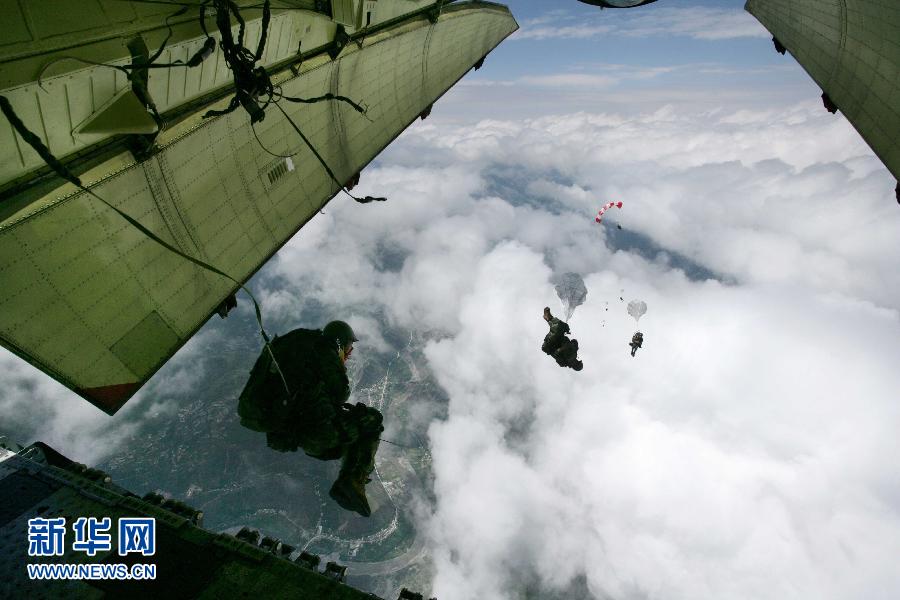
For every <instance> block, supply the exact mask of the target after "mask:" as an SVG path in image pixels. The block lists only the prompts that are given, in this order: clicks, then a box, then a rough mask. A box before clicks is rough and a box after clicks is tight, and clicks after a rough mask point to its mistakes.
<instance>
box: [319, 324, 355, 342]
mask: <svg viewBox="0 0 900 600" xmlns="http://www.w3.org/2000/svg"><path fill="white" fill-rule="evenodd" d="M322 335H324V336H325V338H326V339H329V340H334V339H336V340H337V341H338V342H339V343H340V345H341V348H346V347H347V346H349V345H350V344H352V343H353V342H356V341H358V340H357V339H356V335H355V334H354V333H353V328H352V327H350V325H349V324H347V322H346V321H332V322H331V323H329V324H328V325H326V326H325V329H323V330H322Z"/></svg>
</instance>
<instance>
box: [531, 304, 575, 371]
mask: <svg viewBox="0 0 900 600" xmlns="http://www.w3.org/2000/svg"><path fill="white" fill-rule="evenodd" d="M544 320H545V321H547V324H548V325H550V331H549V332H548V333H547V335H546V336H544V343H543V344H541V350H542V351H543V352H544V353H545V354H549V355H550V356H552V357H553V358H554V360H556V364H558V365H559V366H561V367H569V368H571V369H574V370H576V371H580V370H581V369H583V368H584V364H583V363H582V362H581V361H580V360H578V340H574V339H573V340H570V339H569V338H568V337H567V336H566V334H567V333H569V325H568V323H566V322H565V321H560V320H559V319H557V318H556V317H554V316H553V315H552V314H551V313H550V307H549V306H545V307H544Z"/></svg>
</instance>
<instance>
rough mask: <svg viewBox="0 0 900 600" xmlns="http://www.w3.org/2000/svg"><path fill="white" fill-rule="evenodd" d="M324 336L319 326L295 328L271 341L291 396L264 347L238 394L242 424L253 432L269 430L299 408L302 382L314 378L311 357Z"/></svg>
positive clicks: (275, 428) (279, 424) (303, 391)
mask: <svg viewBox="0 0 900 600" xmlns="http://www.w3.org/2000/svg"><path fill="white" fill-rule="evenodd" d="M321 335H322V332H321V331H319V330H318V329H295V330H294V331H291V332H290V333H288V334H285V335H284V336H281V337H278V336H276V337H275V339H273V340H272V343H271V346H272V352H273V353H274V354H275V356H276V359H277V360H278V364H279V365H280V366H281V368H282V369H283V371H284V376H285V378H286V380H287V382H288V385H289V386H290V392H291V396H292V397H289V396H288V392H287V390H285V384H284V382H283V381H282V379H281V377H280V376H279V374H278V371H277V369H276V366H275V363H274V361H273V360H272V355H271V354H269V352H268V351H267V350H266V348H263V350H262V352H261V353H260V355H259V357H258V358H257V359H256V362H255V363H254V365H253V368H252V369H251V370H250V377H249V378H248V379H247V383H246V385H244V389H243V390H242V391H241V395H240V396H239V397H238V415H239V416H240V417H241V425H243V426H244V427H246V428H247V429H251V430H253V431H262V432H270V431H274V430H277V429H279V428H280V426H281V425H282V424H283V423H285V422H286V421H287V420H288V418H289V416H290V415H291V413H292V412H294V411H295V409H296V408H297V407H296V399H298V397H300V396H304V395H305V392H306V390H304V388H303V383H304V382H307V381H314V380H315V374H314V373H313V370H314V367H313V361H311V360H310V357H312V356H313V354H314V353H315V352H316V344H317V342H318V341H319V339H320V338H321Z"/></svg>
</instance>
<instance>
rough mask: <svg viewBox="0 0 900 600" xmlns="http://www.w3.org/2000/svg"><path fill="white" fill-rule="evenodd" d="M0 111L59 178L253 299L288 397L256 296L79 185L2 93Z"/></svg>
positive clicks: (289, 392)
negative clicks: (235, 285) (232, 284)
mask: <svg viewBox="0 0 900 600" xmlns="http://www.w3.org/2000/svg"><path fill="white" fill-rule="evenodd" d="M0 110H2V112H3V115H4V116H5V117H6V119H7V120H8V121H9V123H10V125H12V126H13V128H14V129H15V130H16V132H17V133H18V134H19V135H20V136H21V137H22V139H23V140H25V142H26V143H27V144H28V145H29V146H31V147H32V148H33V149H34V151H35V152H37V153H38V155H39V156H40V157H41V158H43V159H44V161H45V162H46V163H47V164H48V165H49V166H50V168H52V169H53V170H54V171H55V172H56V173H57V174H58V175H59V176H60V177H62V178H63V179H65V180H66V181H69V182H71V183H73V184H74V185H76V186H77V187H78V188H79V189H80V190H82V191H83V192H85V193H87V194H89V195H90V196H92V197H94V198H96V199H97V200H99V201H100V202H102V203H103V204H105V205H106V206H107V207H109V208H111V209H112V210H113V211H115V212H116V213H117V214H118V215H119V216H121V217H122V218H123V219H125V221H127V222H128V223H129V224H130V225H131V226H132V227H134V228H135V229H137V230H138V231H140V232H141V233H142V234H144V235H145V236H146V237H148V238H149V239H151V240H153V241H154V242H156V243H157V244H159V245H160V246H162V247H163V248H165V249H166V250H168V251H170V252H172V253H174V254H177V255H178V256H180V257H181V258H184V259H185V260H187V261H190V262H191V263H193V264H195V265H197V266H198V267H200V268H202V269H205V270H207V271H210V272H212V273H215V274H217V275H221V276H222V277H225V278H226V279H228V280H230V281H232V282H234V283H236V284H237V285H238V287H239V288H240V289H242V290H244V292H246V293H247V295H248V296H249V297H250V300H251V302H253V308H254V310H255V312H256V322H257V323H258V324H259V332H260V334H261V335H262V338H263V340H264V341H265V345H266V348H267V349H268V351H269V355H270V356H271V357H272V362H273V363H274V364H275V368H276V369H277V370H278V374H279V375H280V376H281V381H282V383H283V384H284V389H285V391H286V392H287V394H288V396H290V395H291V390H290V387H289V386H288V383H287V379H286V378H285V376H284V373H283V372H282V370H281V366H280V365H279V364H278V361H277V360H276V359H275V354H274V353H273V352H272V346H271V341H270V340H269V336H268V334H267V333H266V330H265V328H264V327H263V323H262V311H261V310H260V308H259V303H258V302H257V301H256V297H255V296H254V295H253V294H252V293H251V292H250V290H249V289H247V287H246V286H244V284H243V283H241V282H240V281H238V280H237V279H235V278H234V277H232V276H231V275H229V274H228V273H225V272H224V271H221V270H219V269H217V268H216V267H214V266H212V265H210V264H209V263H206V262H204V261H202V260H200V259H198V258H195V257H193V256H191V255H189V254H185V253H184V252H182V251H181V250H179V249H178V248H175V247H174V246H172V245H171V244H169V243H168V242H166V241H165V240H163V239H160V237H159V236H157V235H156V234H155V233H153V232H152V231H150V230H149V229H147V228H146V227H145V226H144V225H142V224H141V223H140V222H138V221H137V220H135V219H134V218H133V217H131V216H130V215H128V214H127V213H125V212H123V211H121V210H120V209H119V208H118V207H116V206H114V205H112V204H110V203H109V202H107V201H106V200H105V199H103V198H101V197H100V196H98V195H97V194H96V193H94V192H93V191H92V190H90V189H88V188H86V187H84V185H82V183H81V180H80V179H79V178H78V177H76V176H75V174H73V173H72V172H71V171H69V169H68V168H66V166H65V165H63V164H62V163H61V162H60V161H59V160H58V159H57V158H56V157H55V156H53V153H51V152H50V149H49V148H47V147H46V146H45V145H44V143H43V142H42V141H41V138H39V137H38V136H37V135H35V134H34V133H32V132H31V131H30V130H29V129H28V128H27V127H26V126H25V124H24V123H23V122H22V120H21V119H20V118H19V116H18V115H17V114H16V113H15V111H14V110H13V108H12V105H11V104H10V103H9V100H8V99H7V98H6V97H5V96H0Z"/></svg>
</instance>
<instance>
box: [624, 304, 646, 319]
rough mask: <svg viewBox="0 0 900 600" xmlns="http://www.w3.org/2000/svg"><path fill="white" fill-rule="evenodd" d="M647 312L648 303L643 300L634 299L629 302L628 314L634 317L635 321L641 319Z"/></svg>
mask: <svg viewBox="0 0 900 600" xmlns="http://www.w3.org/2000/svg"><path fill="white" fill-rule="evenodd" d="M646 312H647V303H646V302H644V301H643V300H632V301H631V302H629V303H628V314H629V315H631V316H632V317H634V322H635V323H637V322H638V321H640V319H641V317H643V316H644V313H646Z"/></svg>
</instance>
